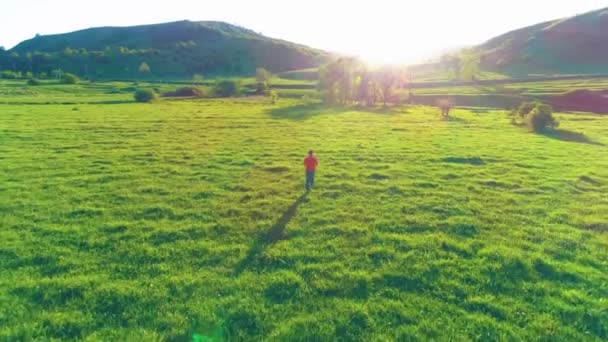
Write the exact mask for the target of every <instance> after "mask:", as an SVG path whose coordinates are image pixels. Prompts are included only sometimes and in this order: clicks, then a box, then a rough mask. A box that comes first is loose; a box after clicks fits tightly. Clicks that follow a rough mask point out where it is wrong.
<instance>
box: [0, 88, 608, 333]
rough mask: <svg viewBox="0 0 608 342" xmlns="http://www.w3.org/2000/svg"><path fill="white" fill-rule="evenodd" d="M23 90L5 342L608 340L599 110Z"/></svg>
mask: <svg viewBox="0 0 608 342" xmlns="http://www.w3.org/2000/svg"><path fill="white" fill-rule="evenodd" d="M120 86H121V85H120V84H118V83H117V84H112V85H108V86H107V87H108V88H113V87H117V88H118V87H120ZM62 87H63V88H62ZM7 89H9V90H10V89H11V87H10V85H5V86H3V87H2V90H7ZM37 89H38V90H37V91H38V97H39V98H40V102H39V104H24V103H28V101H29V100H28V99H29V98H30V96H28V95H19V94H16V93H10V94H8V93H7V94H4V93H2V92H0V98H2V99H4V97H7V100H6V101H4V100H3V101H0V102H10V103H11V104H0V131H1V132H2V134H1V135H0V137H1V138H0V140H1V142H2V143H1V144H0V146H1V147H0V148H1V149H2V153H0V158H1V160H2V163H1V165H2V167H1V168H0V184H1V185H2V186H1V189H0V191H1V192H2V194H3V195H2V196H0V208H1V211H2V215H0V220H1V224H2V239H1V242H0V256H1V258H0V340H7V341H15V340H52V339H55V340H69V339H87V340H147V341H161V340H194V341H201V340H221V339H225V340H242V341H258V340H266V341H267V340H270V341H319V340H323V341H325V340H338V339H339V340H345V341H355V340H357V341H370V340H402V341H414V340H446V339H455V340H479V341H496V340H568V341H581V340H587V341H602V340H606V339H607V338H608V314H607V312H608V311H607V310H608V303H607V302H606V298H608V254H607V253H606V250H607V249H608V226H607V225H606V212H608V198H607V197H606V196H605V194H606V192H607V191H608V158H607V157H608V154H607V150H606V145H607V144H608V139H607V137H608V134H607V133H608V120H607V119H608V118H606V117H602V116H595V115H589V114H584V115H583V114H582V115H565V114H558V119H559V120H560V129H559V130H555V131H552V132H550V133H545V134H533V133H529V132H528V131H527V130H526V129H524V128H522V127H517V126H513V125H511V124H510V122H509V118H508V116H507V115H506V113H504V112H502V111H489V110H479V109H478V110H474V111H472V110H464V109H455V110H453V111H452V113H451V117H450V118H449V119H441V118H440V115H439V111H438V110H437V109H436V108H431V107H415V106H412V107H394V108H391V109H381V108H370V109H365V110H363V109H356V108H352V107H343V108H328V107H323V106H321V105H318V104H315V103H304V102H301V101H295V100H282V101H279V104H277V105H270V104H269V102H267V101H260V100H258V99H256V98H243V99H230V100H198V101H193V100H186V101H167V100H161V101H160V102H157V103H155V104H135V103H132V101H133V100H132V92H131V93H129V94H122V93H116V94H109V93H107V92H106V90H107V88H102V84H99V83H98V84H93V85H88V84H78V85H61V86H41V88H37ZM61 89H63V91H64V92H65V93H70V92H72V93H74V92H75V90H76V91H78V94H79V96H77V97H75V96H74V95H73V94H72V95H70V96H72V97H70V99H73V98H77V99H80V101H81V103H79V104H73V103H72V104H69V105H62V104H53V103H51V104H45V103H46V102H44V97H45V96H47V92H48V96H49V101H53V102H54V101H62V100H63V99H64V97H62V96H63V95H61V94H60V92H61V91H62V90H61ZM161 90H162V89H161ZM69 101H71V100H69ZM113 101H114V102H113ZM59 103H61V102H59ZM87 103H90V104H87ZM311 148H312V149H314V150H315V151H316V152H317V155H318V157H319V160H320V169H319V170H318V174H317V181H316V187H315V188H314V189H313V191H312V192H311V193H310V194H308V195H305V194H304V192H303V182H304V179H303V170H302V159H303V157H304V156H305V153H306V151H307V150H309V149H311Z"/></svg>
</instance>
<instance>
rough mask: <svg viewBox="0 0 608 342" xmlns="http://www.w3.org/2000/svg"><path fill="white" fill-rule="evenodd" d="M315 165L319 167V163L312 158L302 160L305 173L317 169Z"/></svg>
mask: <svg viewBox="0 0 608 342" xmlns="http://www.w3.org/2000/svg"><path fill="white" fill-rule="evenodd" d="M317 165H319V162H318V161H317V158H315V157H314V156H308V157H307V158H306V159H304V166H306V171H314V170H315V169H316V168H317Z"/></svg>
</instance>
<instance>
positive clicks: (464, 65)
mask: <svg viewBox="0 0 608 342" xmlns="http://www.w3.org/2000/svg"><path fill="white" fill-rule="evenodd" d="M480 63H481V57H480V55H479V53H478V52H477V51H474V50H465V51H463V52H462V53H461V55H460V79H461V80H462V81H474V80H475V78H476V77H477V74H479V65H480Z"/></svg>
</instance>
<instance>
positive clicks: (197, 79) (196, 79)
mask: <svg viewBox="0 0 608 342" xmlns="http://www.w3.org/2000/svg"><path fill="white" fill-rule="evenodd" d="M204 79H205V78H204V77H203V75H201V74H194V75H192V83H195V84H201V83H203V80H204Z"/></svg>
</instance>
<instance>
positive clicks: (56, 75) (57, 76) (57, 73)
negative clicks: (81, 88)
mask: <svg viewBox="0 0 608 342" xmlns="http://www.w3.org/2000/svg"><path fill="white" fill-rule="evenodd" d="M51 75H52V76H53V78H54V79H56V80H58V79H61V77H62V76H63V70H61V69H53V71H51Z"/></svg>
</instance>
